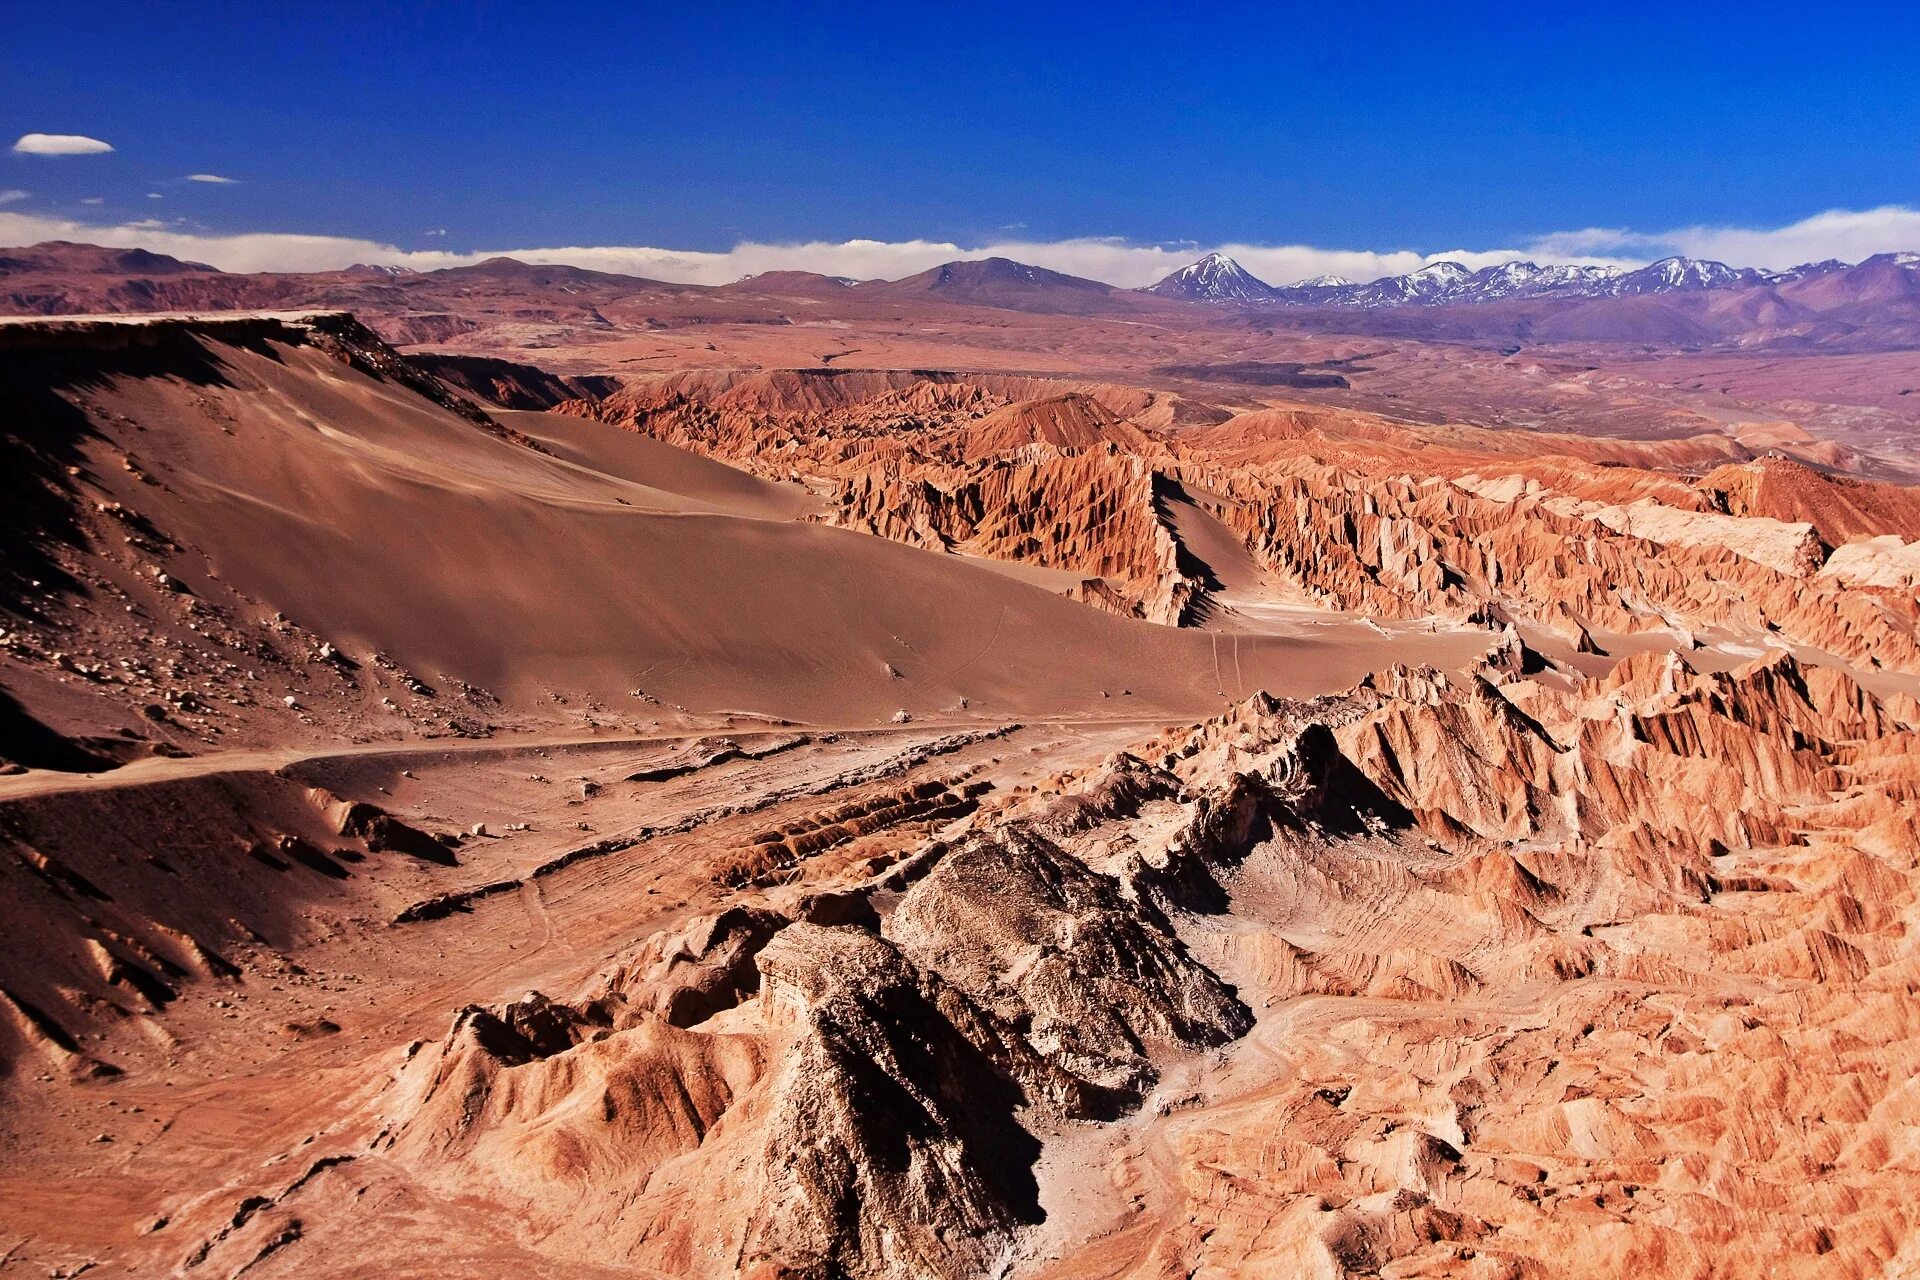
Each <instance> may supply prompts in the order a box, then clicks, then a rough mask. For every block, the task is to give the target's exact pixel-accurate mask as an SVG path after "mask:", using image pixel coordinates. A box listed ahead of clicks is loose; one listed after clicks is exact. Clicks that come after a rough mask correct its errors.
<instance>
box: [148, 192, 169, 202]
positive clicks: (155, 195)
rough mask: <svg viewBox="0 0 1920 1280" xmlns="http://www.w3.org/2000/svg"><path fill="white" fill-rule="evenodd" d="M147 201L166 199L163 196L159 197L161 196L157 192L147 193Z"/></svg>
mask: <svg viewBox="0 0 1920 1280" xmlns="http://www.w3.org/2000/svg"><path fill="white" fill-rule="evenodd" d="M147 199H149V200H165V199H166V197H165V196H163V195H161V194H160V193H159V192H158V191H149V192H147Z"/></svg>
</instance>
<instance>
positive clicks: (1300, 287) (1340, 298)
mask: <svg viewBox="0 0 1920 1280" xmlns="http://www.w3.org/2000/svg"><path fill="white" fill-rule="evenodd" d="M1824 269H1826V264H1824V263H1822V264H1817V265H1815V266H1810V267H1807V268H1796V270H1799V271H1806V272H1810V273H1811V272H1818V271H1821V270H1824ZM1788 278H1798V277H1796V276H1792V275H1791V274H1790V273H1780V274H1779V276H1778V277H1776V276H1773V275H1769V274H1768V273H1766V272H1762V271H1756V270H1754V269H1752V268H1750V267H1737V268H1736V267H1729V266H1727V265H1726V264H1725V263H1723V262H1704V261H1698V260H1696V259H1693V258H1662V259H1661V260H1660V261H1658V262H1655V263H1653V264H1651V265H1650V266H1645V267H1641V268H1639V269H1638V270H1635V271H1625V270H1622V269H1621V268H1619V267H1609V266H1585V265H1579V264H1572V263H1562V264H1554V265H1550V266H1544V267H1543V266H1540V265H1539V264H1538V263H1533V262H1502V263H1498V264H1496V265H1494V266H1491V267H1482V268H1481V269H1480V270H1478V271H1471V270H1469V269H1468V268H1467V267H1465V266H1464V265H1462V264H1461V263H1458V262H1454V261H1452V260H1450V259H1447V260H1442V261H1440V262H1432V263H1428V264H1427V265H1426V266H1424V267H1421V268H1420V269H1419V270H1418V271H1410V272H1408V273H1407V274H1405V275H1399V276H1387V277H1386V278H1384V279H1381V280H1375V281H1372V282H1370V283H1368V284H1350V283H1348V282H1346V281H1343V280H1339V279H1338V277H1327V276H1323V277H1320V278H1319V279H1317V280H1308V281H1303V282H1302V283H1300V284H1297V285H1293V286H1291V287H1289V288H1286V289H1280V290H1276V291H1275V293H1276V298H1275V300H1276V301H1279V302H1283V303H1286V304H1289V305H1294V306H1316V307H1404V306H1422V307H1439V306H1469V305H1473V304H1475V303H1483V302H1503V301H1506V300H1508V299H1511V298H1615V297H1630V296H1635V295H1639V294H1648V293H1671V292H1674V291H1676V290H1683V289H1685V290H1692V289H1715V288H1720V287H1723V286H1726V285H1736V284H1767V283H1772V282H1776V280H1777V279H1778V280H1784V279H1788Z"/></svg>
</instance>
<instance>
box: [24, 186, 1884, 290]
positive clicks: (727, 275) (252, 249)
mask: <svg viewBox="0 0 1920 1280" xmlns="http://www.w3.org/2000/svg"><path fill="white" fill-rule="evenodd" d="M42 240H76V241H85V242H90V243H94V244H101V245H106V246H108V247H114V248H133V247H140V248H145V249H151V250H154V251H155V252H159V253H167V254H171V255H173V256H175V257H180V258H185V259H189V260H191V261H196V262H205V263H209V264H211V265H213V266H215V267H219V268H221V269H222V270H226V271H329V270H338V269H340V268H343V267H347V266H351V265H353V264H355V263H370V264H374V265H381V266H401V267H410V268H413V269H415V270H420V271H430V270H434V269H437V268H443V267H457V266H468V265H471V264H473V263H476V262H480V261H483V260H485V259H487V258H492V257H512V258H518V259H520V260H521V261H524V262H530V263H539V264H545V265H567V266H576V267H584V268H588V269H591V270H597V271H609V272H615V273H618V274H622V275H633V276H641V277H645V278H648V279H654V280H663V281H669V282H672V283H679V284H708V285H712V284H726V283H729V282H731V281H734V280H738V279H739V278H741V277H742V276H746V275H753V274H757V273H759V272H763V271H774V270H802V271H815V272H819V273H820V274H822V275H834V276H849V277H853V278H856V279H876V278H883V279H894V278H898V277H901V276H906V275H912V274H914V273H915V272H919V271H924V270H927V269H928V268H930V267H935V266H938V265H940V264H941V263H943V262H951V261H954V260H956V259H964V258H985V257H1006V258H1013V259H1016V260H1018V261H1021V262H1026V263H1031V264H1033V265H1035V266H1041V267H1047V268H1049V269H1051V270H1055V271H1062V272H1065V273H1067V274H1069V275H1077V276H1085V277H1088V278H1090V279H1095V280H1102V281H1105V282H1107V283H1109V284H1113V285H1117V286H1120V287H1129V288H1130V287H1137V286H1140V285H1146V284H1151V283H1153V282H1154V281H1155V280H1158V279H1160V278H1161V277H1162V276H1164V275H1166V274H1167V273H1168V272H1170V271H1173V270H1176V269H1178V268H1179V267H1182V266H1185V265H1186V264H1187V263H1189V262H1191V261H1193V260H1194V259H1195V258H1197V257H1199V256H1200V255H1201V254H1203V253H1207V252H1220V253H1224V254H1226V255H1227V256H1228V257H1231V258H1233V259H1235V260H1237V261H1238V262H1240V263H1241V265H1243V266H1245V267H1246V268H1247V270H1249V271H1251V272H1253V273H1254V274H1255V275H1256V276H1259V277H1260V278H1262V279H1264V280H1267V281H1269V282H1270V283H1273V284H1290V283H1293V282H1295V281H1298V280H1303V279H1307V278H1310V277H1313V276H1318V275H1323V274H1331V275H1339V276H1345V277H1347V278H1348V279H1351V280H1362V281H1364V280H1371V279H1377V278H1379V277H1382V276H1389V275H1397V274H1400V273H1403V272H1407V271H1412V270H1416V269H1418V268H1419V267H1422V266H1425V265H1428V264H1430V263H1433V262H1438V261H1442V260H1452V261H1456V262H1459V263H1462V264H1463V265H1465V266H1467V267H1469V268H1473V269H1478V268H1481V267H1487V266H1493V265H1496V264H1498V263H1502V262H1511V261H1515V260H1518V259H1529V260H1532V261H1536V262H1541V263H1589V264H1611V265H1616V266H1623V267H1632V266H1639V265H1642V264H1644V263H1646V262H1648V261H1650V260H1652V259H1654V258H1657V257H1662V256H1666V255H1668V254H1675V253H1677V254H1684V255H1686V256H1688V257H1695V258H1711V259H1715V260H1719V261H1724V262H1728V263H1730V264H1732V265H1734V266H1757V267H1770V268H1785V267H1790V266H1794V265H1796V264H1798V263H1802V262H1809V261H1817V260H1820V259H1823V258H1834V257H1838V258H1844V259H1847V260H1849V261H1855V260H1858V259H1860V258H1865V257H1870V256H1871V255H1873V254H1875V253H1881V252H1887V251H1890V250H1899V249H1910V248H1915V247H1920V210H1915V209H1910V208H1907V207H1905V206H1901V205H1886V206H1882V207H1880V208H1877V209H1867V210H1844V209H1834V210H1828V211H1826V212H1823V213H1818V214H1815V215H1813V216H1811V217H1808V218H1804V219H1802V220H1800V221H1799V222H1795V223H1792V224H1790V225H1788V226H1785V227H1779V228H1774V229H1771V230H1768V229H1758V228H1739V227H1705V226H1696V227H1687V228H1679V229H1676V230H1672V231H1666V232H1659V233H1641V232H1635V231H1631V230H1626V229H1611V230H1610V229H1606V228H1585V229H1581V230H1577V231H1564V232H1554V233H1550V234H1548V235H1544V236H1537V237H1533V238H1531V239H1528V240H1526V241H1524V242H1522V243H1521V244H1519V245H1517V246H1514V247H1512V248H1495V249H1481V250H1464V249H1463V250H1452V251H1448V252H1443V253H1421V252H1417V251H1414V250H1390V251H1374V250H1347V249H1323V248H1318V247H1315V246H1311V245H1253V244H1221V245H1198V244H1193V245H1140V244H1134V243H1132V242H1129V241H1126V240H1123V239H1119V238H1115V237H1096V236H1089V237H1081V238H1076V239H1067V240H1052V241H1033V240H1004V241H996V242H993V243H987V244H981V245H977V246H972V247H968V246H962V245H960V244H957V243H953V242H949V241H936V240H904V241H884V240H866V239H851V240H843V241H837V242H835V241H810V242H805V243H794V244H768V243H759V242H755V241H744V242H742V243H740V244H737V245H735V246H734V247H733V248H732V249H729V250H726V251H723V252H714V251H701V250H674V249H660V248H653V247H647V246H620V245H602V246H593V245H578V246H565V247H556V248H501V249H486V250H476V251H472V252H454V251H451V250H444V249H402V248H400V247H398V246H397V245H391V244H385V243H382V242H379V241H375V240H365V239H358V238H354V237H350V236H327V235H302V234H289V233H281V232H245V233H237V234H226V233H216V232H202V231H192V230H185V229H180V228H177V227H167V228H160V227H156V226H154V225H153V224H152V223H151V222H129V223H120V224H116V225H93V224H88V223H84V222H79V221H76V220H72V219H68V218H57V217H47V216H42V215H36V214H28V213H14V212H0V243H4V244H8V245H26V244H32V243H35V242H38V241H42Z"/></svg>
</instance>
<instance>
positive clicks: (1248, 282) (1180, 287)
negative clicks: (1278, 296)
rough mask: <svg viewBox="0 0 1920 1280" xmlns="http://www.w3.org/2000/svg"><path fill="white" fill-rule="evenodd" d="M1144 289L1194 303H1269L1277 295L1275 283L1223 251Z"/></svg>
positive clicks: (1212, 254)
mask: <svg viewBox="0 0 1920 1280" xmlns="http://www.w3.org/2000/svg"><path fill="white" fill-rule="evenodd" d="M1144 292H1146V293H1157V294H1159V295H1160V296H1161V297H1163V298H1186V299H1188V300H1190V301H1195V302H1266V301H1269V300H1270V299H1272V297H1273V296H1274V288H1273V286H1272V285H1270V284H1268V283H1267V282H1266V281H1264V280H1261V279H1259V278H1257V277H1256V276H1254V275H1253V273H1251V272H1250V271H1248V270H1247V269H1246V268H1245V267H1243V266H1241V265H1240V264H1239V263H1237V262H1235V261H1234V260H1233V259H1232V258H1229V257H1228V256H1227V255H1226V254H1224V253H1210V254H1208V255H1207V256H1206V257H1204V258H1202V259H1200V261H1198V262H1195V263H1193V264H1191V265H1189V266H1185V267H1182V268H1180V269H1179V270H1178V271H1176V272H1174V273H1173V274H1172V275H1170V276H1168V277H1166V279H1164V280H1161V281H1159V282H1158V283H1156V284H1150V285H1148V286H1147V287H1146V289H1145V290H1144Z"/></svg>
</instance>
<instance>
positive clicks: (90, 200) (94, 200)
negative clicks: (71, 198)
mask: <svg viewBox="0 0 1920 1280" xmlns="http://www.w3.org/2000/svg"><path fill="white" fill-rule="evenodd" d="M106 202H107V198H106V197H105V196H88V197H86V198H85V199H83V200H82V201H81V202H80V203H81V204H105V203H106Z"/></svg>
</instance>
